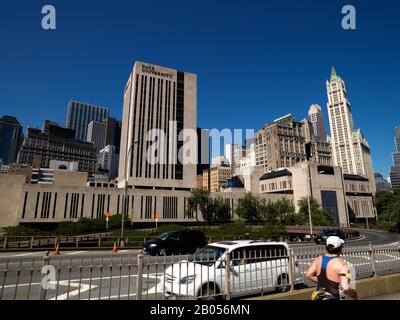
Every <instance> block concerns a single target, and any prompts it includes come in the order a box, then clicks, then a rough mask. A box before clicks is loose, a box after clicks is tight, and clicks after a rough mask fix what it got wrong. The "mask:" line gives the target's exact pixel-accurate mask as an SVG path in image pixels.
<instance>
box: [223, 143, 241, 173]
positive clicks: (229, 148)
mask: <svg viewBox="0 0 400 320" xmlns="http://www.w3.org/2000/svg"><path fill="white" fill-rule="evenodd" d="M244 157H246V149H245V148H244V147H242V146H240V145H237V144H227V145H225V158H226V161H227V162H228V163H229V165H230V167H231V173H232V176H235V175H238V174H240V161H241V160H242V159H243V158H244Z"/></svg>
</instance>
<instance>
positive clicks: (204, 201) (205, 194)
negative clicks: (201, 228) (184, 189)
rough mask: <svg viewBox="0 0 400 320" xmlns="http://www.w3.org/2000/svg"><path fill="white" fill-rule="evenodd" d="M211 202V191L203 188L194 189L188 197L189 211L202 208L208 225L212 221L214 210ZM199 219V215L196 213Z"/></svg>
mask: <svg viewBox="0 0 400 320" xmlns="http://www.w3.org/2000/svg"><path fill="white" fill-rule="evenodd" d="M209 204H210V192H209V191H207V190H203V189H194V190H193V191H192V193H191V195H190V197H189V199H188V209H187V210H188V212H189V213H193V212H195V211H197V210H200V213H201V215H202V217H203V220H204V222H205V223H206V225H209V224H211V223H212V219H213V217H212V210H210V207H209ZM196 219H197V221H198V217H197V215H196Z"/></svg>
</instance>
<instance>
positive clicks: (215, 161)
mask: <svg viewBox="0 0 400 320" xmlns="http://www.w3.org/2000/svg"><path fill="white" fill-rule="evenodd" d="M227 165H229V162H228V160H226V158H225V156H215V157H212V158H211V168H214V167H218V166H227Z"/></svg>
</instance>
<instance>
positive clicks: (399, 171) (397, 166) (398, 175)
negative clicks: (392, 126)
mask: <svg viewBox="0 0 400 320" xmlns="http://www.w3.org/2000/svg"><path fill="white" fill-rule="evenodd" d="M395 142H396V152H394V153H393V155H392V157H393V166H391V168H390V182H391V183H392V188H393V190H400V127H396V137H395Z"/></svg>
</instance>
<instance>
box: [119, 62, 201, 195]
mask: <svg viewBox="0 0 400 320" xmlns="http://www.w3.org/2000/svg"><path fill="white" fill-rule="evenodd" d="M196 96H197V76H196V75H195V74H192V73H187V72H181V71H177V70H173V69H170V68H165V67H161V66H156V65H151V64H147V63H143V62H136V63H135V66H134V68H133V71H132V73H131V75H130V77H129V79H128V82H127V84H126V87H125V93H124V110H123V120H122V134H121V150H120V165H119V179H118V181H119V184H120V186H123V185H124V181H125V169H126V172H127V176H128V184H129V185H130V186H133V187H135V188H149V187H150V188H153V187H154V188H163V189H174V188H179V189H180V190H189V189H191V188H194V187H195V185H196V158H197V157H196V154H197V144H196V145H195V148H191V149H192V150H191V152H193V154H191V155H190V159H194V161H193V162H194V163H193V162H192V161H188V162H191V163H188V162H184V161H182V160H183V159H181V158H182V154H184V155H185V156H188V155H187V154H186V152H181V153H180V151H181V148H182V146H183V145H184V143H183V141H184V138H185V132H182V130H183V129H185V130H187V129H190V130H191V134H192V135H193V136H192V137H191V139H193V140H197V139H196V136H197V131H196V108H197V97H196ZM182 133H183V137H182V136H181V137H180V134H182ZM182 138H183V139H182ZM185 145H186V144H185ZM193 149H194V150H193ZM186 160H189V159H186ZM121 184H122V185H121Z"/></svg>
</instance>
